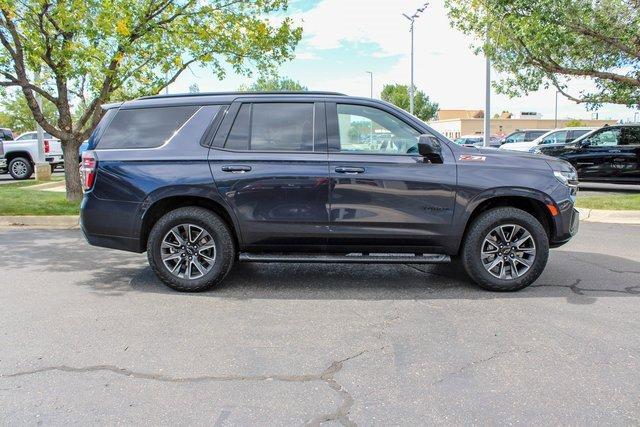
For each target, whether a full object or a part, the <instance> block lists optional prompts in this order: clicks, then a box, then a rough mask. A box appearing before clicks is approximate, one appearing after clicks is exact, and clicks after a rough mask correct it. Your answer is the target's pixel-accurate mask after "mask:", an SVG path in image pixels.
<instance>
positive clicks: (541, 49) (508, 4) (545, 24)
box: [447, 0, 640, 108]
mask: <svg viewBox="0 0 640 427" xmlns="http://www.w3.org/2000/svg"><path fill="white" fill-rule="evenodd" d="M447 6H448V9H449V17H450V19H451V21H452V23H453V24H454V26H455V27H457V28H459V29H461V30H462V31H464V32H465V33H467V34H470V35H473V36H475V37H476V38H477V39H478V40H483V41H484V40H486V33H487V31H488V36H489V37H488V39H489V43H488V44H487V43H485V44H483V45H476V52H484V53H485V54H486V55H488V56H489V58H490V59H491V60H492V65H493V67H494V68H495V69H496V70H497V71H498V72H499V73H506V74H507V77H505V78H503V79H502V80H501V81H499V82H498V83H496V85H495V87H496V89H497V90H498V92H500V93H504V94H507V95H510V96H521V95H526V94H528V93H529V92H531V91H535V90H538V89H539V88H540V87H550V86H555V87H556V88H557V90H559V91H560V92H561V93H562V94H563V95H564V96H565V97H567V98H568V99H570V100H572V101H575V102H577V103H586V104H587V105H588V107H590V108H596V107H598V106H600V105H601V104H602V103H614V104H624V105H627V106H637V105H638V104H640V38H639V37H638V34H640V14H639V13H638V10H639V9H640V0H603V1H591V0H536V1H531V0H509V1H505V0H483V1H477V0H447ZM585 79H586V80H588V81H591V82H592V83H593V86H594V89H593V90H583V91H580V92H577V93H576V92H575V91H572V90H570V89H569V86H570V85H571V84H573V83H575V82H576V81H584V80H585Z"/></svg>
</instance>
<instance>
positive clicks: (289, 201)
mask: <svg viewBox="0 0 640 427" xmlns="http://www.w3.org/2000/svg"><path fill="white" fill-rule="evenodd" d="M325 121H326V120H325V111H324V104H323V103H313V102H246V103H241V104H233V105H232V106H231V108H230V109H229V113H228V114H227V117H226V118H225V120H224V121H223V123H222V124H221V125H220V130H219V131H218V133H217V134H216V138H215V141H214V147H212V149H211V150H210V152H209V164H210V166H211V171H212V173H213V177H214V180H215V182H216V186H217V188H218V191H219V192H220V194H221V196H222V197H223V198H224V200H225V201H226V202H227V204H228V206H229V207H230V208H231V209H232V210H233V212H234V214H235V215H236V217H237V219H238V222H239V225H240V232H241V235H242V241H243V246H244V249H246V250H268V251H280V250H281V251H294V250H295V251H299V250H304V249H305V248H306V247H310V245H313V246H317V245H324V244H326V240H327V234H328V230H329V214H328V210H327V207H328V191H329V180H328V160H327V151H326V147H327V144H326V124H325ZM316 250H317V248H316Z"/></svg>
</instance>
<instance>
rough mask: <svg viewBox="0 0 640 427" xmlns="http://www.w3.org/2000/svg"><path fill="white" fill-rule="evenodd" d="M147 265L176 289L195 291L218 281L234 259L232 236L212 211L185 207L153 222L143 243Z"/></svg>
mask: <svg viewBox="0 0 640 427" xmlns="http://www.w3.org/2000/svg"><path fill="white" fill-rule="evenodd" d="M147 257H148V259H149V264H150V265H151V267H152V268H153V270H154V271H155V273H156V274H157V275H158V277H159V278H160V279H161V280H162V281H163V282H164V283H165V284H166V285H167V286H169V287H170V288H173V289H175V290H177V291H185V292H197V291H203V290H206V289H209V288H211V287H213V286H215V285H216V284H218V283H219V282H220V281H221V280H222V279H223V278H224V277H225V276H226V275H227V273H228V272H229V271H230V270H231V267H232V266H233V261H234V260H235V245H234V241H233V237H232V235H231V232H230V231H229V228H228V227H227V225H226V224H225V222H224V221H223V220H222V219H220V217H218V216H217V215H216V214H214V213H213V212H211V211H209V210H207V209H203V208H199V207H187V208H180V209H176V210H174V211H171V212H169V213H167V214H166V215H164V216H163V217H162V218H160V219H159V220H158V222H156V224H155V225H154V226H153V228H152V229H151V233H149V239H148V242H147Z"/></svg>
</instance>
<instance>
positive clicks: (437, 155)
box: [418, 134, 443, 163]
mask: <svg viewBox="0 0 640 427" xmlns="http://www.w3.org/2000/svg"><path fill="white" fill-rule="evenodd" d="M418 154H420V155H421V156H422V157H424V158H425V159H427V160H429V162H431V163H442V162H443V159H442V145H441V144H440V141H438V139H437V138H436V137H435V136H433V135H429V134H424V135H420V139H419V140H418Z"/></svg>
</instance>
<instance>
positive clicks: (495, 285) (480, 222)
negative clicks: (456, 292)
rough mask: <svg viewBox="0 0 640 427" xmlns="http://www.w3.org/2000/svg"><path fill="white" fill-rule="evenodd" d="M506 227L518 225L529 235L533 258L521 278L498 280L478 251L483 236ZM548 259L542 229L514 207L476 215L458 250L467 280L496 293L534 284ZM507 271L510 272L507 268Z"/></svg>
mask: <svg viewBox="0 0 640 427" xmlns="http://www.w3.org/2000/svg"><path fill="white" fill-rule="evenodd" d="M507 224H514V225H518V226H520V227H523V228H524V229H525V230H526V231H528V232H529V233H530V235H531V238H532V239H533V242H534V243H535V258H534V259H533V261H532V262H531V266H530V267H529V269H528V270H527V271H526V272H524V273H523V274H522V275H521V276H519V277H515V278H507V279H501V278H499V277H496V276H494V275H493V274H491V273H490V272H489V271H488V270H487V269H486V268H485V266H484V264H483V261H482V257H481V252H482V248H483V244H484V240H485V237H486V236H487V235H489V233H491V231H492V230H494V229H495V228H496V227H498V226H500V225H507ZM513 234H515V233H513ZM489 247H491V245H490V246H489ZM496 249H497V248H496ZM548 258H549V238H548V236H547V233H546V231H545V229H544V227H543V226H542V224H540V222H539V221H538V220H537V219H536V218H535V217H534V216H532V215H530V214H528V213H527V212H525V211H523V210H520V209H516V208H495V209H491V210H489V211H486V212H483V213H482V214H480V215H479V216H478V217H477V218H476V219H475V220H474V221H473V223H472V224H471V225H470V226H469V229H468V231H467V235H466V237H465V239H464V242H463V246H462V251H461V260H462V264H463V266H464V268H465V270H466V271H467V274H468V275H469V276H470V277H471V279H473V281H474V282H476V283H477V284H478V286H480V287H482V288H484V289H487V290H490V291H499V292H513V291H519V290H520V289H524V288H526V287H527V286H529V285H530V284H532V283H533V282H535V281H536V279H538V277H539V276H540V274H542V271H543V270H544V268H545V266H546V264H547V259H548ZM491 259H492V258H488V260H491ZM488 264H489V262H488ZM516 269H517V266H516ZM508 270H509V271H511V267H508ZM516 276H517V274H516Z"/></svg>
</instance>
